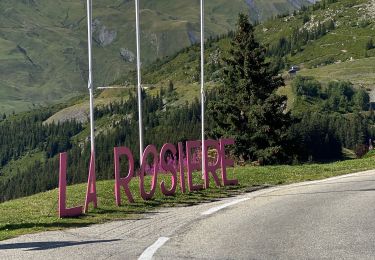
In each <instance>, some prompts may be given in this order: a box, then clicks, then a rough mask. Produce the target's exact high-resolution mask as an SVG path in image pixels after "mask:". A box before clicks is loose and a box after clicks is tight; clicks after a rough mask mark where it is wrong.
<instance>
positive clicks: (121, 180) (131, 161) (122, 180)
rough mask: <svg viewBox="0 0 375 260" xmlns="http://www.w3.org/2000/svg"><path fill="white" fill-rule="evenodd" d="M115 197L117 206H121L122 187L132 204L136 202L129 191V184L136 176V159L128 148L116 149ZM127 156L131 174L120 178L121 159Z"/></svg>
mask: <svg viewBox="0 0 375 260" xmlns="http://www.w3.org/2000/svg"><path fill="white" fill-rule="evenodd" d="M114 155H115V180H116V181H115V196H116V204H117V206H120V205H121V191H120V187H121V186H122V187H123V188H124V190H125V194H126V196H127V197H128V201H129V202H130V203H132V202H134V199H133V196H132V193H131V191H130V189H129V183H130V181H131V179H132V178H133V175H134V158H133V154H132V152H131V151H130V150H129V148H127V147H115V149H114ZM122 155H126V157H128V164H129V172H128V175H127V176H126V177H125V178H121V177H120V168H121V167H120V157H121V156H122Z"/></svg>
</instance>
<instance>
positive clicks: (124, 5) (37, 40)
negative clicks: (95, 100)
mask: <svg viewBox="0 0 375 260" xmlns="http://www.w3.org/2000/svg"><path fill="white" fill-rule="evenodd" d="M309 2H311V0H310V1H307V0H271V1H267V3H265V1H260V0H254V1H253V0H233V1H226V0H218V1H206V26H207V34H208V35H207V36H208V37H209V36H214V35H219V34H223V33H226V32H227V31H228V30H230V29H233V26H234V24H235V22H236V19H237V14H238V13H239V12H249V13H250V14H251V17H252V18H253V19H260V20H263V19H266V18H269V17H270V16H273V15H276V14H279V13H284V12H287V11H291V10H294V9H296V8H299V7H301V6H302V5H305V4H308V3H309ZM85 8H86V7H85V1H72V0H67V1H63V0H56V1H48V0H22V1H21V0H17V1H14V0H4V1H1V2H0V24H1V27H0V61H1V62H0V110H1V111H2V112H10V111H13V110H15V111H20V110H26V109H29V108H32V107H33V106H35V105H39V104H48V103H51V102H54V101H56V100H63V99H68V98H70V97H72V96H74V95H76V94H77V93H85V90H86V78H87V61H86V60H87V58H86V56H87V54H86V42H87V41H86V11H85ZM141 9H142V11H141V23H142V46H141V47H142V61H143V62H144V63H149V62H151V61H153V60H155V59H156V58H162V57H165V56H167V55H171V54H173V53H175V52H176V51H178V50H180V49H181V48H183V47H186V46H189V45H190V44H191V43H195V42H197V41H199V1H198V0H194V1H185V0H174V1H170V0H158V1H151V0H144V1H141ZM93 12H94V14H93V16H94V22H93V23H94V39H95V44H94V70H95V85H96V86H98V85H99V86H102V85H108V84H110V83H111V82H113V81H114V80H115V79H117V78H118V77H119V76H120V75H121V74H123V73H124V72H126V71H128V70H129V69H131V68H134V55H135V25H134V20H135V18H134V1H130V0H115V1H112V0H111V1H110V0H103V1H94V8H93Z"/></svg>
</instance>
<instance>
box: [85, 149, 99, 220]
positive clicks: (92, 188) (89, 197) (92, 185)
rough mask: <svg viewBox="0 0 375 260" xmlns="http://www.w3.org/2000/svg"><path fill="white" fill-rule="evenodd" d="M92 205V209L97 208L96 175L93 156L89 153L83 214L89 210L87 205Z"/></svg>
mask: <svg viewBox="0 0 375 260" xmlns="http://www.w3.org/2000/svg"><path fill="white" fill-rule="evenodd" d="M91 202H92V203H94V208H97V207H98V199H97V196H96V175H95V154H94V153H93V152H91V158H90V168H89V178H88V181H87V190H86V201H85V213H87V212H88V210H89V204H90V203H91Z"/></svg>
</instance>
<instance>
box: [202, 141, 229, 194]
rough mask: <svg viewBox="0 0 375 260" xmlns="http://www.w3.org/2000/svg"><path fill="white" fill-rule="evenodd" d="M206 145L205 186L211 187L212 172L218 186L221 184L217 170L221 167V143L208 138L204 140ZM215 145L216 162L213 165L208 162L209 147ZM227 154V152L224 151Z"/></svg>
mask: <svg viewBox="0 0 375 260" xmlns="http://www.w3.org/2000/svg"><path fill="white" fill-rule="evenodd" d="M204 145H205V151H206V152H205V155H204V157H205V163H204V164H205V165H204V187H205V188H206V189H208V188H209V187H210V173H211V174H212V177H213V178H214V181H215V184H216V186H219V187H220V186H221V183H220V180H219V177H217V175H216V171H217V170H218V169H220V159H221V154H222V153H221V149H220V144H219V142H218V141H215V140H206V141H205V142H204ZM209 147H214V148H215V150H216V154H217V155H216V162H215V163H214V164H213V165H210V164H209V163H208V162H209V161H208V148H209ZM224 154H225V152H224Z"/></svg>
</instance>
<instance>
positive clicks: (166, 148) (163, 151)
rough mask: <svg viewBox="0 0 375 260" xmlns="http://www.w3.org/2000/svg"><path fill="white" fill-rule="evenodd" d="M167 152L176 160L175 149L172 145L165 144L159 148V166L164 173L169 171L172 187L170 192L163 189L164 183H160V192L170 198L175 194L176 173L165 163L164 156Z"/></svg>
mask: <svg viewBox="0 0 375 260" xmlns="http://www.w3.org/2000/svg"><path fill="white" fill-rule="evenodd" d="M167 151H170V152H171V153H172V155H173V157H174V158H176V152H177V151H176V147H175V146H174V145H173V144H165V145H163V147H162V148H161V151H160V165H161V168H163V170H165V171H169V172H170V173H171V174H172V187H171V189H170V190H168V189H166V188H165V183H164V181H162V182H161V184H160V188H161V192H162V193H163V194H164V195H166V196H170V195H173V194H174V193H175V192H176V186H177V172H176V169H175V167H174V165H171V164H168V162H166V161H165V154H166V152H167Z"/></svg>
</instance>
